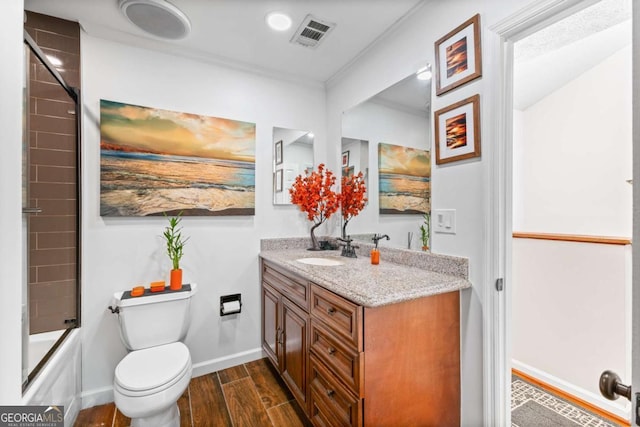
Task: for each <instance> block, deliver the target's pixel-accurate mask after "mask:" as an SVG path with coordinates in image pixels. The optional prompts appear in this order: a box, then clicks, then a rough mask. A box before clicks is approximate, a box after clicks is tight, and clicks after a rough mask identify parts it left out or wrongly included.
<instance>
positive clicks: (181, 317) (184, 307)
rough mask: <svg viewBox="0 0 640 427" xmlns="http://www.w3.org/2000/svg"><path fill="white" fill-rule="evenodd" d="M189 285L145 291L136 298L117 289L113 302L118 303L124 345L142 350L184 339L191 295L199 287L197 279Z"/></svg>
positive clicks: (188, 320) (189, 317)
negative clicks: (159, 291) (179, 287)
mask: <svg viewBox="0 0 640 427" xmlns="http://www.w3.org/2000/svg"><path fill="white" fill-rule="evenodd" d="M185 286H187V285H185ZM190 287H191V289H190V290H182V291H165V292H161V293H146V292H145V295H143V296H139V297H133V298H127V297H126V295H125V294H126V293H125V292H116V293H115V294H114V295H113V305H114V306H115V307H117V315H118V321H119V324H120V337H121V338H122V342H123V343H124V345H125V347H127V349H129V350H140V349H143V348H148V347H155V346H158V345H163V344H170V343H173V342H178V341H183V340H184V338H185V337H186V335H187V331H188V329H189V322H190V320H191V314H190V306H191V297H192V296H193V295H194V294H195V293H196V290H197V285H196V284H195V283H192V284H191V285H190ZM147 292H148V291H147Z"/></svg>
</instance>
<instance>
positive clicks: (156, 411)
mask: <svg viewBox="0 0 640 427" xmlns="http://www.w3.org/2000/svg"><path fill="white" fill-rule="evenodd" d="M191 373H192V366H191V357H190V355H189V349H188V348H187V346H185V345H184V344H182V343H181V342H176V343H172V344H165V345H161V346H158V347H151V348H146V349H143V350H137V351H133V352H131V353H129V354H127V355H126V356H125V358H124V359H122V361H120V363H119V364H118V366H117V367H116V371H115V380H114V389H113V392H114V401H115V404H116V406H117V407H118V409H119V410H120V412H122V413H123V414H124V415H126V416H128V417H129V418H131V421H132V422H131V426H132V427H147V426H153V427H165V426H166V427H169V426H174V425H179V424H180V411H179V410H178V405H177V403H176V402H177V401H178V399H179V398H180V396H182V394H183V393H184V391H185V390H186V389H187V387H188V385H189V381H190V380H191Z"/></svg>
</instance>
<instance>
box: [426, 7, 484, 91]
mask: <svg viewBox="0 0 640 427" xmlns="http://www.w3.org/2000/svg"><path fill="white" fill-rule="evenodd" d="M435 51H436V52H435V53H436V95H442V94H443V93H446V92H449V91H450V90H452V89H455V88H457V87H458V86H462V85H463V84H465V83H467V82H470V81H471V80H474V79H477V78H478V77H480V76H481V75H482V46H481V44H480V15H475V16H473V17H471V18H469V19H468V20H467V21H465V22H463V23H462V24H461V25H460V26H458V27H457V28H455V29H453V30H452V31H450V32H449V33H447V34H446V35H445V36H444V37H442V38H440V39H439V40H438V41H436V43H435Z"/></svg>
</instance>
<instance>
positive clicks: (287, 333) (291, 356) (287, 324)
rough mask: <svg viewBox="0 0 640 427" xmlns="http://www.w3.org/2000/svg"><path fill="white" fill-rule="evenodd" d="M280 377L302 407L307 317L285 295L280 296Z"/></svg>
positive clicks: (303, 404)
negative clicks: (281, 331)
mask: <svg viewBox="0 0 640 427" xmlns="http://www.w3.org/2000/svg"><path fill="white" fill-rule="evenodd" d="M281 303H282V327H283V331H284V333H283V337H282V338H283V339H282V342H283V346H282V356H281V361H282V378H283V379H284V380H285V382H286V383H287V384H288V385H289V388H290V389H291V392H292V393H293V395H294V396H295V398H296V400H298V402H299V403H300V406H302V407H303V408H305V407H306V402H307V360H308V359H307V358H308V356H307V354H308V353H307V350H308V347H309V344H308V341H307V340H308V336H309V334H308V329H309V318H308V315H307V313H305V312H304V311H303V310H302V309H300V308H299V307H298V306H297V305H295V304H294V303H293V302H291V301H289V300H288V299H287V298H286V297H282V299H281Z"/></svg>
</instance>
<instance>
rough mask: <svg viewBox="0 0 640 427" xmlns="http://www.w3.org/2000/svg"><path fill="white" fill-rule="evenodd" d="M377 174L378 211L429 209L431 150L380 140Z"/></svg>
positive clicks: (407, 212) (388, 212)
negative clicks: (386, 142)
mask: <svg viewBox="0 0 640 427" xmlns="http://www.w3.org/2000/svg"><path fill="white" fill-rule="evenodd" d="M378 177H379V187H378V192H379V196H380V213H381V214H424V213H428V212H430V211H431V153H430V152H429V151H426V150H419V149H416V148H409V147H403V146H400V145H392V144H385V143H382V142H381V143H380V144H379V145H378Z"/></svg>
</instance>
